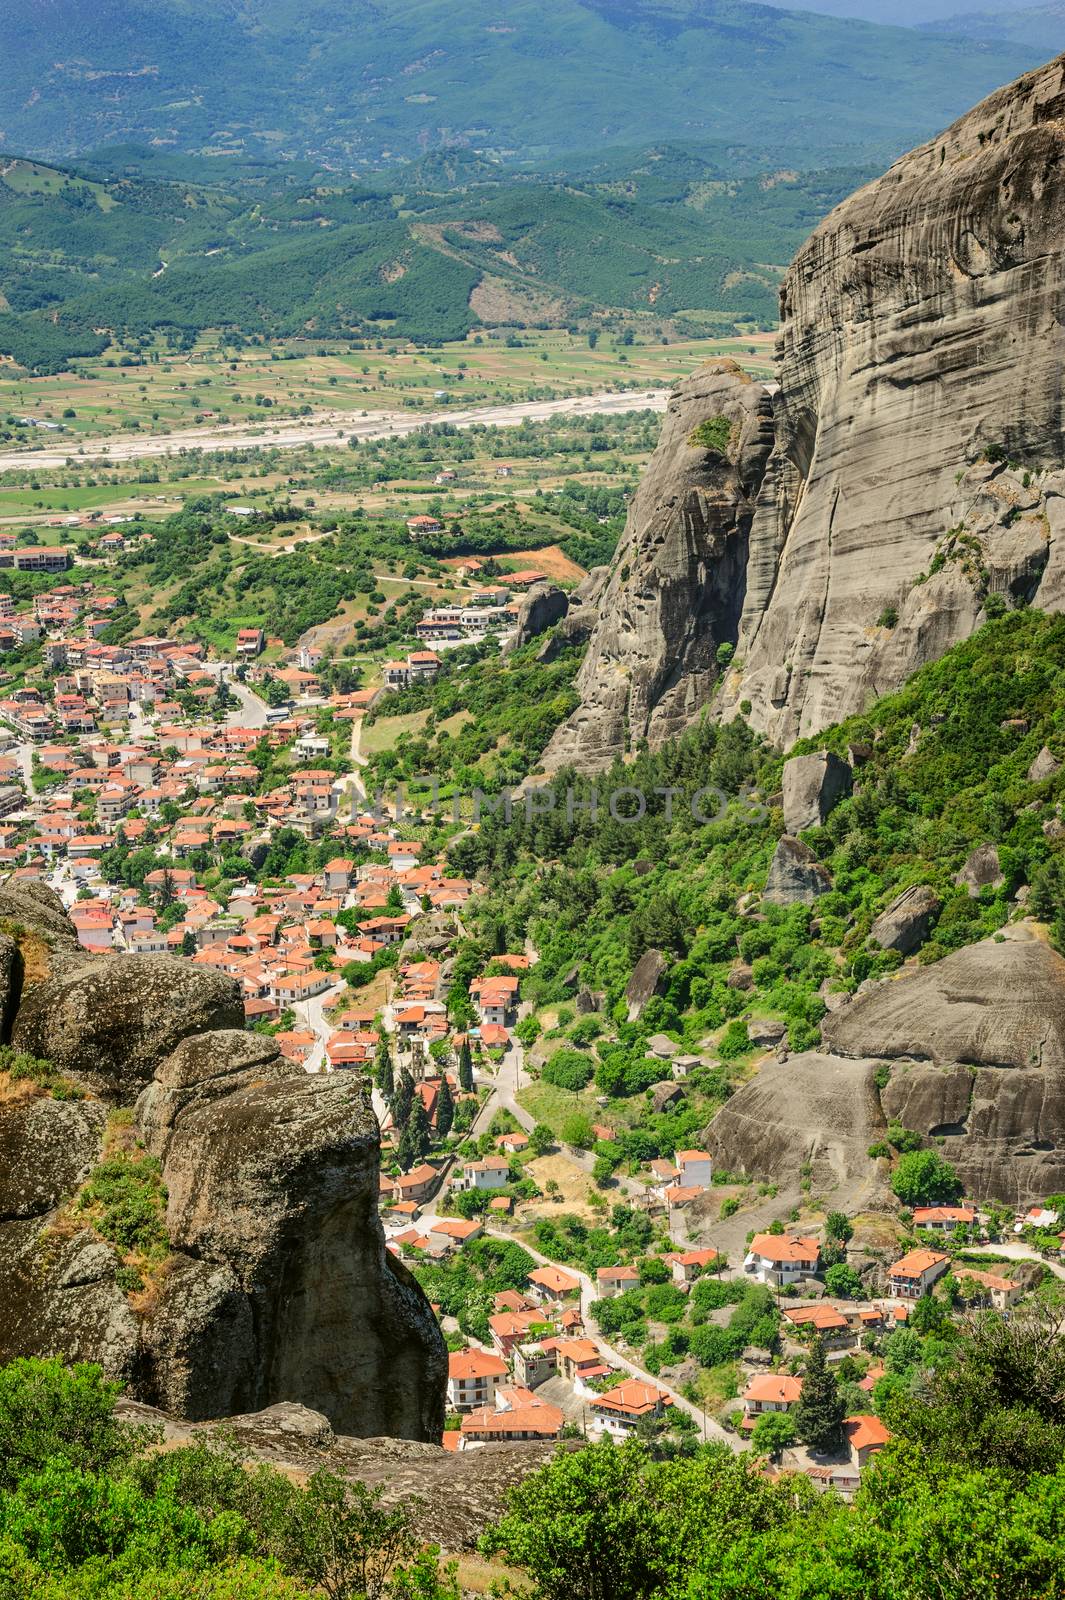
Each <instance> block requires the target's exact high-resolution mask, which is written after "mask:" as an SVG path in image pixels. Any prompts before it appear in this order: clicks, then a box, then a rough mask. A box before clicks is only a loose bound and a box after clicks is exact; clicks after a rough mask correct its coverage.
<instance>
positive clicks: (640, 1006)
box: [625, 950, 669, 1022]
mask: <svg viewBox="0 0 1065 1600" xmlns="http://www.w3.org/2000/svg"><path fill="white" fill-rule="evenodd" d="M668 970H669V963H668V961H667V960H666V958H665V956H664V955H663V954H662V952H661V950H645V951H644V953H643V955H642V956H641V957H640V959H639V961H637V963H636V966H635V969H634V970H633V974H632V977H631V978H630V979H629V981H628V984H627V985H626V988H625V1002H626V1004H627V1006H628V1020H629V1022H638V1021H639V1020H640V1017H641V1016H642V1015H643V1012H644V1010H645V1009H646V1006H647V1004H648V1002H649V1001H650V1000H652V999H653V998H654V996H655V995H656V994H660V993H661V992H662V989H663V987H664V982H665V976H666V973H667V971H668Z"/></svg>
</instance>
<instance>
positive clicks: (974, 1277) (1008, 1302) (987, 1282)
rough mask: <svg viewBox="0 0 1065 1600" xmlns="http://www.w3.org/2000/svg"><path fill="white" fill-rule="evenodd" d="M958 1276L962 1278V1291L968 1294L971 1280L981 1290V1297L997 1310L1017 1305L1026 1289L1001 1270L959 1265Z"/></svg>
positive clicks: (1006, 1309) (1005, 1309)
mask: <svg viewBox="0 0 1065 1600" xmlns="http://www.w3.org/2000/svg"><path fill="white" fill-rule="evenodd" d="M957 1270H958V1277H959V1278H960V1279H961V1284H962V1292H963V1293H964V1294H966V1295H968V1291H969V1284H970V1282H971V1283H973V1284H975V1285H976V1286H977V1288H978V1289H979V1290H980V1291H981V1294H980V1298H981V1299H984V1300H987V1301H990V1303H991V1305H992V1306H993V1307H994V1309H995V1310H996V1311H1008V1310H1009V1308H1010V1306H1013V1305H1016V1304H1017V1301H1018V1300H1019V1299H1020V1298H1021V1295H1022V1294H1023V1293H1024V1290H1023V1289H1022V1288H1021V1285H1020V1284H1019V1283H1015V1282H1014V1280H1013V1279H1012V1278H1007V1277H1004V1276H1003V1274H1002V1273H1000V1272H984V1271H977V1270H976V1268H974V1267H967V1266H963V1267H959V1268H958V1269H957Z"/></svg>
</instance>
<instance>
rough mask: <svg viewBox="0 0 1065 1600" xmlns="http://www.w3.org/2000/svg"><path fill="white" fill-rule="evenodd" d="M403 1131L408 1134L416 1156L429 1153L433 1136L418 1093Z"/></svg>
mask: <svg viewBox="0 0 1065 1600" xmlns="http://www.w3.org/2000/svg"><path fill="white" fill-rule="evenodd" d="M404 1132H405V1133H409V1134H410V1142H411V1149H412V1150H413V1151H414V1153H415V1155H416V1156H419V1157H421V1156H425V1155H428V1154H429V1148H430V1146H431V1145H432V1142H433V1137H432V1131H431V1129H430V1127H429V1118H428V1116H427V1115H426V1111H425V1106H424V1105H423V1104H422V1100H421V1096H420V1095H419V1097H418V1098H417V1099H416V1100H415V1102H414V1109H413V1110H412V1111H411V1114H410V1121H409V1122H408V1123H407V1126H406V1128H405V1129H404Z"/></svg>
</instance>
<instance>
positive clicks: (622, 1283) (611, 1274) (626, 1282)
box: [595, 1267, 640, 1300]
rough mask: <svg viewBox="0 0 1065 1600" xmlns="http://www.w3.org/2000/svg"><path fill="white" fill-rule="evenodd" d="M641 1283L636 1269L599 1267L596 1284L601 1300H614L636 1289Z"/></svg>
mask: <svg viewBox="0 0 1065 1600" xmlns="http://www.w3.org/2000/svg"><path fill="white" fill-rule="evenodd" d="M639 1281H640V1274H639V1273H638V1272H637V1270H636V1268H635V1267H598V1268H597V1269H596V1274H595V1284H596V1288H597V1289H598V1291H599V1298H600V1299H601V1300H613V1298H614V1296H615V1295H618V1294H624V1293H625V1291H626V1290H627V1289H634V1288H635V1287H636V1285H637V1284H638V1283H639Z"/></svg>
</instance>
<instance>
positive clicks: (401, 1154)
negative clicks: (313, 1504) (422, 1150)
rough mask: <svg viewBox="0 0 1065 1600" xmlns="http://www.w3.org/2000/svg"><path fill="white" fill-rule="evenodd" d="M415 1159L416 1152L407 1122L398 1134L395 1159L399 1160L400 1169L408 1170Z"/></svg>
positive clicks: (416, 1157)
mask: <svg viewBox="0 0 1065 1600" xmlns="http://www.w3.org/2000/svg"><path fill="white" fill-rule="evenodd" d="M417 1159H418V1153H417V1151H416V1150H415V1148H414V1139H413V1136H412V1134H411V1124H410V1123H409V1122H408V1124H407V1126H406V1127H405V1128H404V1129H403V1132H402V1133H401V1134H400V1136H399V1143H398V1144H397V1146H396V1160H397V1161H398V1162H399V1165H400V1170H401V1171H403V1172H409V1171H410V1169H411V1167H413V1165H414V1163H415V1162H416V1161H417Z"/></svg>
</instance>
